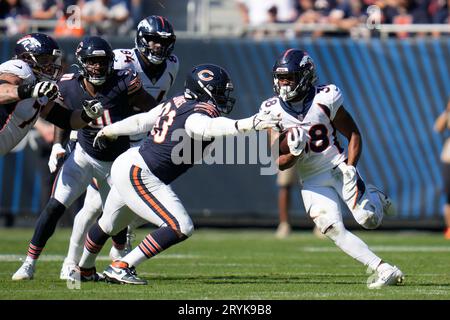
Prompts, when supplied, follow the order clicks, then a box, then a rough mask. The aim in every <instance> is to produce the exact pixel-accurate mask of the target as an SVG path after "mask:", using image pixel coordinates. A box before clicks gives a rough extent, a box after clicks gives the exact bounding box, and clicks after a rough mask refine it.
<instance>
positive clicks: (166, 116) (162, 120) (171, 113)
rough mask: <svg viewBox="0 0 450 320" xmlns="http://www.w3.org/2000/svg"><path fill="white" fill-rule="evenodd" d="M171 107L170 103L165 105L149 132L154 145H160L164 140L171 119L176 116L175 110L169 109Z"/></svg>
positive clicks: (171, 121)
mask: <svg viewBox="0 0 450 320" xmlns="http://www.w3.org/2000/svg"><path fill="white" fill-rule="evenodd" d="M171 107H172V105H171V104H170V103H166V105H165V106H164V107H163V110H162V112H161V114H160V115H159V117H158V119H157V120H156V123H155V126H154V127H153V129H152V132H151V135H152V136H153V141H154V142H155V143H162V142H164V140H165V139H166V135H167V131H169V127H170V126H171V125H172V123H173V118H175V116H176V114H177V112H176V110H173V109H171Z"/></svg>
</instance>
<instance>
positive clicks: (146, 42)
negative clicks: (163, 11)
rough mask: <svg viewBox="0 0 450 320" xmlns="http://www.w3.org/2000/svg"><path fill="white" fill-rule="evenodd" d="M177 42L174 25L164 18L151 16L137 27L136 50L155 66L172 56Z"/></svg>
mask: <svg viewBox="0 0 450 320" xmlns="http://www.w3.org/2000/svg"><path fill="white" fill-rule="evenodd" d="M175 40H176V36H175V33H174V32H173V27H172V24H171V23H170V22H169V21H168V20H167V19H166V18H164V17H161V16H149V17H147V18H145V19H143V20H142V21H141V22H139V24H138V26H137V30H136V38H135V42H136V48H137V49H138V50H139V51H140V52H141V53H142V55H143V56H145V57H146V58H147V59H148V60H149V61H150V62H151V63H153V64H160V63H162V62H164V61H165V60H166V59H167V58H168V57H169V56H170V54H171V53H172V51H173V48H174V46H175Z"/></svg>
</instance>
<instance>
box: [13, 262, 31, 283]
mask: <svg viewBox="0 0 450 320" xmlns="http://www.w3.org/2000/svg"><path fill="white" fill-rule="evenodd" d="M33 274H34V266H33V265H32V264H31V263H29V262H27V261H25V262H24V263H23V264H22V266H20V268H19V269H18V270H17V271H16V273H14V275H13V276H12V278H11V279H12V280H31V279H33Z"/></svg>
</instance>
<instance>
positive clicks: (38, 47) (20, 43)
mask: <svg viewBox="0 0 450 320" xmlns="http://www.w3.org/2000/svg"><path fill="white" fill-rule="evenodd" d="M13 58H14V59H20V60H23V61H25V62H26V63H27V64H28V65H29V66H30V68H31V70H33V73H34V75H35V76H36V78H37V79H38V80H39V81H45V80H47V81H57V80H58V79H59V78H60V76H61V74H62V52H61V50H60V49H59V46H58V44H57V43H56V41H55V40H53V39H52V38H51V37H49V36H48V35H46V34H43V33H30V34H27V35H26V36H24V37H22V38H20V39H19V40H17V43H16V46H15V48H14V57H13Z"/></svg>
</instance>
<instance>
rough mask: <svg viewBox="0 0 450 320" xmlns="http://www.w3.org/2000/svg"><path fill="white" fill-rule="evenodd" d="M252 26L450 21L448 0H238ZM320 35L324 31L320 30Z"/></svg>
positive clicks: (341, 26)
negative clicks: (269, 24)
mask: <svg viewBox="0 0 450 320" xmlns="http://www.w3.org/2000/svg"><path fill="white" fill-rule="evenodd" d="M236 2H237V4H238V6H239V9H240V12H241V16H242V19H243V22H244V24H245V25H246V26H248V27H250V28H251V29H253V30H257V29H258V28H260V27H263V29H264V26H265V25H267V24H268V23H271V24H273V23H277V24H282V23H291V24H292V23H294V24H296V25H297V26H298V28H296V30H297V31H299V30H301V26H302V25H305V24H328V25H334V26H337V27H338V28H339V29H341V30H343V31H350V30H351V29H352V28H353V27H355V26H356V25H359V24H362V23H366V22H368V18H369V19H371V20H372V21H370V23H383V24H448V23H450V21H449V9H448V8H449V3H450V1H449V0H236ZM318 35H321V34H320V32H319V34H318Z"/></svg>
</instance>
